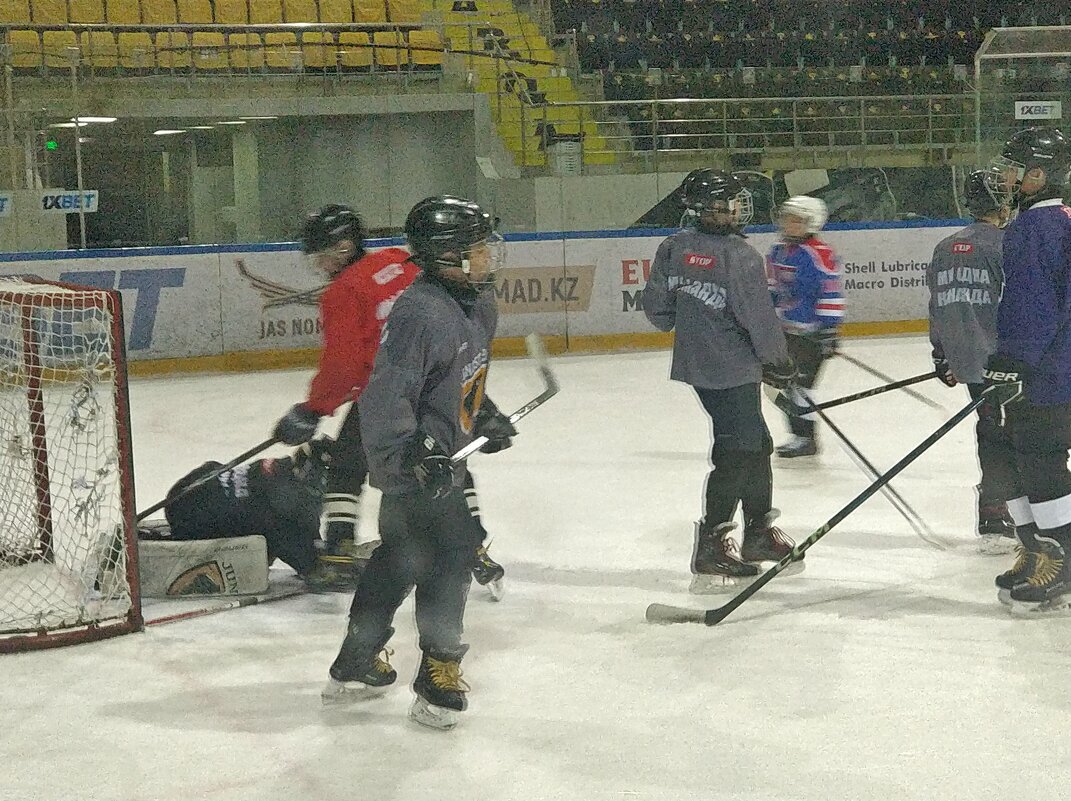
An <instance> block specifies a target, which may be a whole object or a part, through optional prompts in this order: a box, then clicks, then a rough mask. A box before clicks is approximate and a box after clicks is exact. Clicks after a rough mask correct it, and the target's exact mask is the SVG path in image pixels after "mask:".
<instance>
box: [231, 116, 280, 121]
mask: <svg viewBox="0 0 1071 801" xmlns="http://www.w3.org/2000/svg"><path fill="white" fill-rule="evenodd" d="M238 119H240V120H277V119H279V118H278V117H239V118H238Z"/></svg>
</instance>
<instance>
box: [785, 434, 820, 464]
mask: <svg viewBox="0 0 1071 801" xmlns="http://www.w3.org/2000/svg"><path fill="white" fill-rule="evenodd" d="M776 453H777V455H778V457H779V458H781V459H796V458H799V457H801V456H814V455H816V454H817V453H818V441H817V440H816V439H814V437H799V436H795V437H793V438H792V439H790V440H789V441H788V442H786V443H785V444H784V445H780V446H778V448H777V450H776Z"/></svg>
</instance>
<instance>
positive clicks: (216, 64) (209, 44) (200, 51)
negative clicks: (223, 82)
mask: <svg viewBox="0 0 1071 801" xmlns="http://www.w3.org/2000/svg"><path fill="white" fill-rule="evenodd" d="M193 62H194V64H195V65H196V66H197V69H199V70H221V69H225V68H226V67H227V43H226V41H225V40H224V38H223V34H222V33H207V32H195V33H194V34H193Z"/></svg>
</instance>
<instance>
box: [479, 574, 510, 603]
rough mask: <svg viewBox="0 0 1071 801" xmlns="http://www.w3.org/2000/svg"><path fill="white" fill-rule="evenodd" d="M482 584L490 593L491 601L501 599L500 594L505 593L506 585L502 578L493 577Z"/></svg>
mask: <svg viewBox="0 0 1071 801" xmlns="http://www.w3.org/2000/svg"><path fill="white" fill-rule="evenodd" d="M484 586H486V587H487V591H488V592H489V593H491V600H492V601H501V600H502V596H503V595H505V594H506V585H505V583H504V582H503V580H502V579H495V580H494V581H492V582H489V583H488V584H485V585H484Z"/></svg>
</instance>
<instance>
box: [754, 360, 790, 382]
mask: <svg viewBox="0 0 1071 801" xmlns="http://www.w3.org/2000/svg"><path fill="white" fill-rule="evenodd" d="M796 375H797V373H796V363H795V362H794V361H792V359H786V360H785V361H783V362H778V363H777V364H764V365H763V366H762V383H764V384H767V385H769V386H771V387H773V388H774V389H785V387H787V386H788V385H789V384H791V383H792V382H793V381H794V380H795V378H796Z"/></svg>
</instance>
